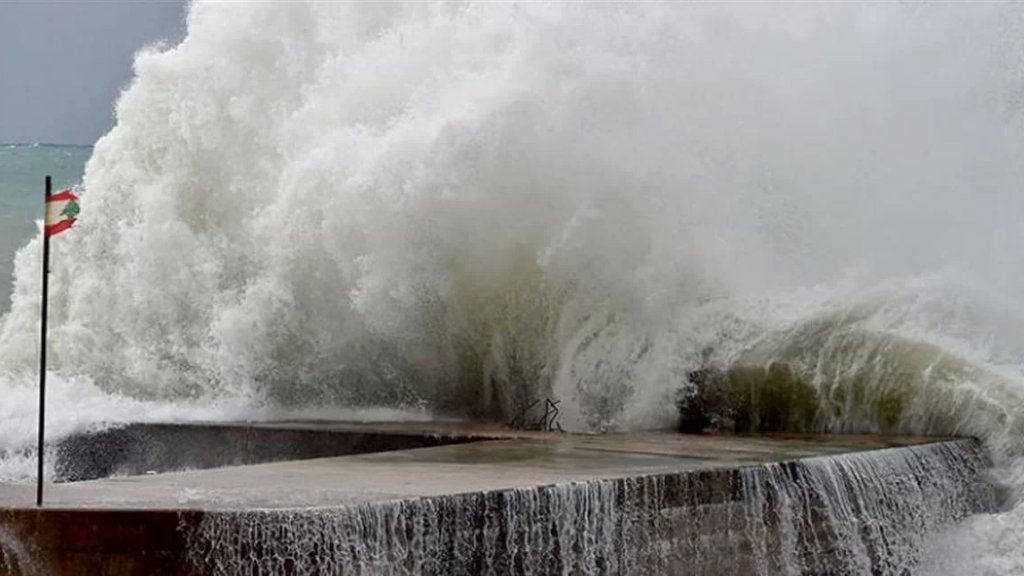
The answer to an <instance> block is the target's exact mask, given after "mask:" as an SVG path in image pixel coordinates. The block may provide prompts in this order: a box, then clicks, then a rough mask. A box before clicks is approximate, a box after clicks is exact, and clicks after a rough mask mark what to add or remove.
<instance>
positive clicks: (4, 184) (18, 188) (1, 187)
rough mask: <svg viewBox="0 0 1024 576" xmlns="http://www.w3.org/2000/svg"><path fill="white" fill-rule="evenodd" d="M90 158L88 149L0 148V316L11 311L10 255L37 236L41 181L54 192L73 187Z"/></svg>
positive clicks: (40, 213) (29, 146)
mask: <svg viewBox="0 0 1024 576" xmlns="http://www.w3.org/2000/svg"><path fill="white" fill-rule="evenodd" d="M91 154H92V146H56V145H49V144H25V145H23V144H13V145H12V144H0V315H2V314H4V313H5V312H7V310H9V309H10V307H11V283H12V276H11V275H12V273H13V271H14V254H15V253H16V252H17V251H18V249H19V248H21V247H22V246H24V245H25V243H26V242H28V240H29V238H31V236H32V235H33V234H37V233H38V231H37V228H36V225H35V221H36V220H39V219H40V218H41V217H42V211H43V207H42V196H43V179H44V177H45V176H46V175H47V174H49V175H50V176H52V177H53V186H54V190H59V189H60V188H63V187H67V186H71V185H73V184H77V183H79V182H80V181H81V180H82V172H83V171H84V169H85V162H86V161H87V160H88V159H89V156H90V155H91Z"/></svg>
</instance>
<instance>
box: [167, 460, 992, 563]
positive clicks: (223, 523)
mask: <svg viewBox="0 0 1024 576" xmlns="http://www.w3.org/2000/svg"><path fill="white" fill-rule="evenodd" d="M988 465H989V461H988V457H987V456H986V454H985V452H984V450H983V449H982V448H981V447H980V445H979V444H978V443H977V442H975V441H972V440H958V441H953V442H946V443H939V444H930V445H922V446H915V447H909V448H899V449H889V450H882V451H875V452H870V453H855V454H848V455H842V456H834V457H820V458H812V459H808V460H801V461H793V462H787V463H781V464H772V465H766V466H756V467H750V468H745V469H732V470H706V471H697V472H692V473H679V474H667V475H653V476H644V477H635V478H626V479H619V480H605V481H598V482H581V483H571V484H562V485H554V486H545V487H539V488H536V489H523V490H508V491H496V492H489V493H474V494H462V495H452V496H443V497H432V498H422V499H413V500H403V501H393V502H384V503H374V504H365V505H358V506H352V507H348V508H342V509H310V510H287V511H257V512H232V511H222V512H209V513H207V514H206V515H205V516H204V518H203V519H202V521H201V522H200V523H199V525H198V526H193V527H187V528H186V529H187V530H190V534H189V541H190V546H191V550H192V553H191V554H192V559H193V561H194V563H195V564H196V565H197V566H199V567H200V569H201V570H202V571H204V572H207V573H211V574H243V573H244V574H284V573H286V574H296V575H305V574H465V575H478V574H494V575H499V574H529V575H544V574H673V573H675V574H683V573H685V574H708V575H715V574H730V573H753V574H759V575H765V576H768V575H776V574H786V575H802V574H808V575H810V574H814V575H822V574H865V575H868V574H894V575H896V574H906V573H908V571H910V572H912V571H913V569H914V567H915V566H916V565H917V563H918V561H919V554H920V550H921V545H922V542H923V541H924V539H925V537H926V536H927V535H928V534H929V533H931V532H933V531H935V530H937V529H939V528H941V527H943V526H945V525H948V524H950V523H952V522H954V521H957V520H959V519H962V518H964V517H965V516H967V515H969V514H972V513H976V512H980V511H991V510H993V509H994V508H995V507H996V494H995V492H994V491H993V489H992V487H991V485H990V484H987V483H986V482H985V481H984V477H983V474H984V469H985V468H986V467H987V466H988Z"/></svg>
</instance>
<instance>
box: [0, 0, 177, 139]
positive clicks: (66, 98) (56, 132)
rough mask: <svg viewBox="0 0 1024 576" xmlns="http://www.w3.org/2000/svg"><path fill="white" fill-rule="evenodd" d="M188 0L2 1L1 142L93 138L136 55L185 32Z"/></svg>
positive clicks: (109, 121)
mask: <svg viewBox="0 0 1024 576" xmlns="http://www.w3.org/2000/svg"><path fill="white" fill-rule="evenodd" d="M185 3H186V0H64V1H54V0H29V1H20V0H16V1H11V0H0V143H27V142H48V143H56V144H92V143H93V142H95V141H96V139H97V138H99V137H100V136H101V135H103V133H105V132H106V131H107V130H109V129H110V127H111V126H112V125H113V123H114V103H115V102H116V100H117V96H118V94H119V93H120V92H121V90H122V89H123V88H124V87H125V86H127V84H128V81H129V80H130V79H131V73H132V72H131V66H132V58H133V56H134V54H135V52H136V51H138V50H139V49H140V48H142V47H144V46H147V45H149V44H153V43H154V42H157V41H160V40H166V41H168V42H171V43H177V42H179V41H180V40H181V38H182V37H183V36H184V34H185Z"/></svg>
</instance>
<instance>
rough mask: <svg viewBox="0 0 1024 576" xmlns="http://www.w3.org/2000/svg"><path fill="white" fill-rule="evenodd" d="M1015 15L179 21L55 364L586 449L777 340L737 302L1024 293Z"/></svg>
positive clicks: (240, 11) (209, 14)
mask: <svg viewBox="0 0 1024 576" xmlns="http://www.w3.org/2000/svg"><path fill="white" fill-rule="evenodd" d="M1020 21H1021V15H1020V11H1019V10H1017V9H1016V8H1014V7H1010V6H989V7H985V8H977V9H971V10H967V9H964V8H961V7H955V6H935V7H879V6H876V7H853V6H841V7H828V8H826V7H799V8H798V7H784V8H779V7H751V6H744V7H727V6H671V5H656V6H648V5H643V6H632V5H587V6H576V5H463V4H440V5H419V4H417V5H390V6H387V7H382V6H367V5H358V4H357V5H333V4H322V3H290V4H287V5H285V4H281V5H278V4H267V5H259V6H225V5H218V4H216V3H205V2H198V3H196V4H194V5H193V6H192V8H191V11H190V15H189V34H188V37H187V38H186V39H185V41H184V42H182V44H181V45H179V46H176V47H172V48H167V49H165V50H163V51H159V50H156V51H148V52H144V53H142V54H141V55H140V56H139V58H138V60H137V62H136V79H135V80H134V82H133V84H132V85H131V86H130V87H129V89H128V90H126V92H125V93H124V95H123V96H122V98H121V100H120V102H119V105H118V124H117V126H116V127H115V128H114V130H113V131H112V132H111V133H110V134H108V135H107V136H105V137H104V138H103V139H102V140H101V141H100V142H98V143H97V146H96V150H95V154H94V156H93V158H92V160H91V161H90V163H89V165H88V168H87V173H86V178H85V192H84V194H83V212H82V215H81V219H80V222H79V227H78V230H77V234H75V235H73V236H69V237H68V238H67V239H62V240H63V242H62V246H60V247H58V250H59V251H60V252H61V253H63V254H65V255H66V256H64V257H62V258H59V259H58V262H57V263H56V265H55V269H54V301H53V302H52V306H53V310H54V312H53V314H54V331H53V336H52V337H53V342H54V346H53V347H54V350H55V357H54V365H55V366H56V367H59V368H60V369H61V370H70V371H73V372H75V373H84V374H88V375H90V376H92V377H93V379H94V381H95V382H96V383H97V385H99V386H100V387H102V388H103V389H105V390H108V391H117V392H122V393H126V394H130V395H133V396H137V397H147V398H165V399H172V400H174V399H179V398H202V397H207V396H210V395H218V394H225V393H228V394H242V395H249V396H252V397H254V398H256V399H258V400H260V401H270V402H272V403H276V404H285V405H303V404H309V403H316V404H324V403H327V404H335V405H359V404H364V405H365V404H378V405H379V404H391V405H398V404H408V403H413V404H415V403H418V402H421V401H423V402H427V403H429V404H431V405H433V406H435V407H437V408H438V409H440V410H444V411H451V412H459V413H469V414H471V415H475V416H483V417H489V418H495V419H507V418H509V417H511V416H512V415H514V414H515V412H516V410H517V409H519V408H520V406H521V405H522V404H524V403H529V402H531V401H534V400H536V399H538V398H543V397H545V396H551V397H557V398H559V399H562V400H563V401H564V406H565V411H564V415H565V417H564V419H563V425H565V426H567V427H570V428H573V429H595V430H596V429H607V428H631V427H632V428H635V427H650V426H664V425H670V424H671V422H672V419H673V417H674V415H673V411H672V409H671V399H672V397H673V395H674V394H675V391H676V389H678V388H679V387H680V386H685V381H686V374H687V373H688V372H689V371H690V370H692V369H694V368H695V367H696V366H697V365H698V364H699V362H700V359H701V353H702V351H703V350H705V349H707V348H708V347H709V346H711V347H715V348H716V349H717V350H720V351H721V350H730V349H733V348H735V347H737V346H742V345H744V340H743V337H744V336H745V335H747V334H749V333H757V332H758V331H763V330H765V329H770V328H773V327H775V326H776V325H777V322H778V318H771V317H770V314H767V315H766V316H769V317H766V318H764V319H765V320H766V322H767V325H763V324H759V323H756V322H754V318H751V317H749V316H748V315H747V314H745V313H744V307H745V306H747V304H746V302H748V301H754V302H758V301H760V302H761V304H762V306H765V307H766V309H767V310H769V311H770V310H771V308H772V307H773V306H774V305H773V304H771V303H770V302H772V300H773V299H785V298H786V296H787V295H789V294H792V293H793V290H794V289H799V288H801V287H804V286H808V285H812V284H815V283H822V282H826V283H827V282H832V281H834V279H835V278H836V277H837V275H839V274H842V273H843V272H844V271H846V270H849V269H850V268H851V267H853V266H859V267H860V268H861V269H862V270H863V271H864V273H863V277H862V278H861V281H860V284H861V286H870V285H872V284H874V283H876V282H877V281H879V279H880V278H890V277H906V276H908V275H914V274H919V273H927V272H931V271H934V270H936V269H937V268H939V269H942V270H952V271H953V273H959V272H957V271H962V272H963V273H964V274H970V275H974V276H976V277H979V278H984V279H985V280H986V281H988V282H989V283H990V284H991V285H992V286H993V287H994V288H995V289H997V290H1003V289H1006V290H1014V289H1015V288H1016V287H1018V286H1020V285H1021V284H1024V282H1021V278H1020V276H1019V274H1017V273H1016V272H1015V270H1018V268H1019V267H1018V266H1015V265H1014V264H1015V262H1016V261H1015V260H1014V259H1013V254H1014V253H1015V252H1014V251H1013V250H1011V249H1010V247H1012V246H1014V245H1016V244H1018V243H1019V240H1020V239H1021V238H1020V236H1021V235H1022V231H1021V230H1020V228H1019V226H1018V225H1017V220H1016V219H1015V218H1014V217H1013V214H1015V213H1017V212H1018V209H1019V208H1020V207H1021V202H1022V201H1021V199H1020V195H1019V194H1016V193H1015V190H1014V188H1013V186H1012V183H1013V182H1016V181H1019V176H1020V170H1021V169H1020V168H1019V163H1018V162H1015V161H1013V160H1012V159H1013V158H1016V157H1018V155H1017V153H1018V152H1019V148H1020V146H1021V138H1020V134H1021V132H1020V122H1019V109H1018V107H1017V106H1016V102H1017V100H1016V99H1015V97H1014V96H1013V95H1014V94H1015V93H1016V90H1017V88H1019V77H1018V76H1016V75H1014V74H1006V73H1005V72H1006V71H1007V70H1016V69H1017V68H1014V66H1015V62H1016V60H1014V58H1015V55H1017V54H1019V48H1020V47H1019V45H1018V44H1017V42H1016V40H1015V39H1016V37H1017V36H1016V35H1014V34H1013V31H1014V30H1015V28H1014V27H1015V26H1017V25H1018V24H1019V23H1020ZM951 38H952V39H951ZM925 48H927V49H925ZM910 102H913V103H914V104H913V105H912V106H911V105H910V104H908V103H910ZM979 194H984V196H985V198H987V201H985V202H979V201H977V198H978V197H979V196H978V195H979ZM954 217H955V219H956V221H955V222H954V221H952V220H951V218H954ZM37 250H38V246H36V245H35V244H31V245H29V246H28V247H26V248H25V249H24V250H23V254H22V256H21V258H20V264H19V266H18V273H17V276H18V283H17V286H16V294H17V295H16V298H15V301H14V305H13V309H12V312H11V314H10V315H8V316H7V317H6V319H5V321H4V325H3V328H2V330H0V361H2V363H3V365H4V366H6V367H8V369H11V370H17V371H24V372H27V371H29V370H31V368H32V366H33V365H34V361H33V358H34V345H33V344H32V343H33V342H34V341H33V340H32V336H31V333H32V330H31V328H32V327H34V325H35V317H36V314H35V312H36V307H35V306H36V304H35V302H36V294H37V290H35V283H37V282H38V280H37V279H36V277H37V276H38V274H37V273H36V270H35V268H36V266H35V265H34V264H33V262H34V258H32V257H31V255H32V254H33V253H34V252H35V251H37ZM764 298H768V300H767V301H765V300H763V299H764ZM757 319H760V318H757ZM730 323H731V324H735V325H738V326H739V330H738V331H737V333H735V334H732V333H726V334H722V333H721V332H720V330H721V328H720V327H721V326H723V325H728V324H730ZM737 339H739V341H738V342H737Z"/></svg>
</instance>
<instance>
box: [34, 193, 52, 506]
mask: <svg viewBox="0 0 1024 576" xmlns="http://www.w3.org/2000/svg"><path fill="white" fill-rule="evenodd" d="M52 191H53V190H52V188H51V184H50V177H49V176H47V177H46V196H45V197H44V198H43V300H42V312H43V314H42V326H41V329H42V336H41V346H40V348H39V454H38V464H39V466H38V468H37V470H36V506H42V505H43V444H44V429H45V426H46V303H47V298H48V296H49V294H48V292H49V279H50V237H49V236H48V235H47V234H46V201H47V200H49V199H50V194H51V192H52Z"/></svg>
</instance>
